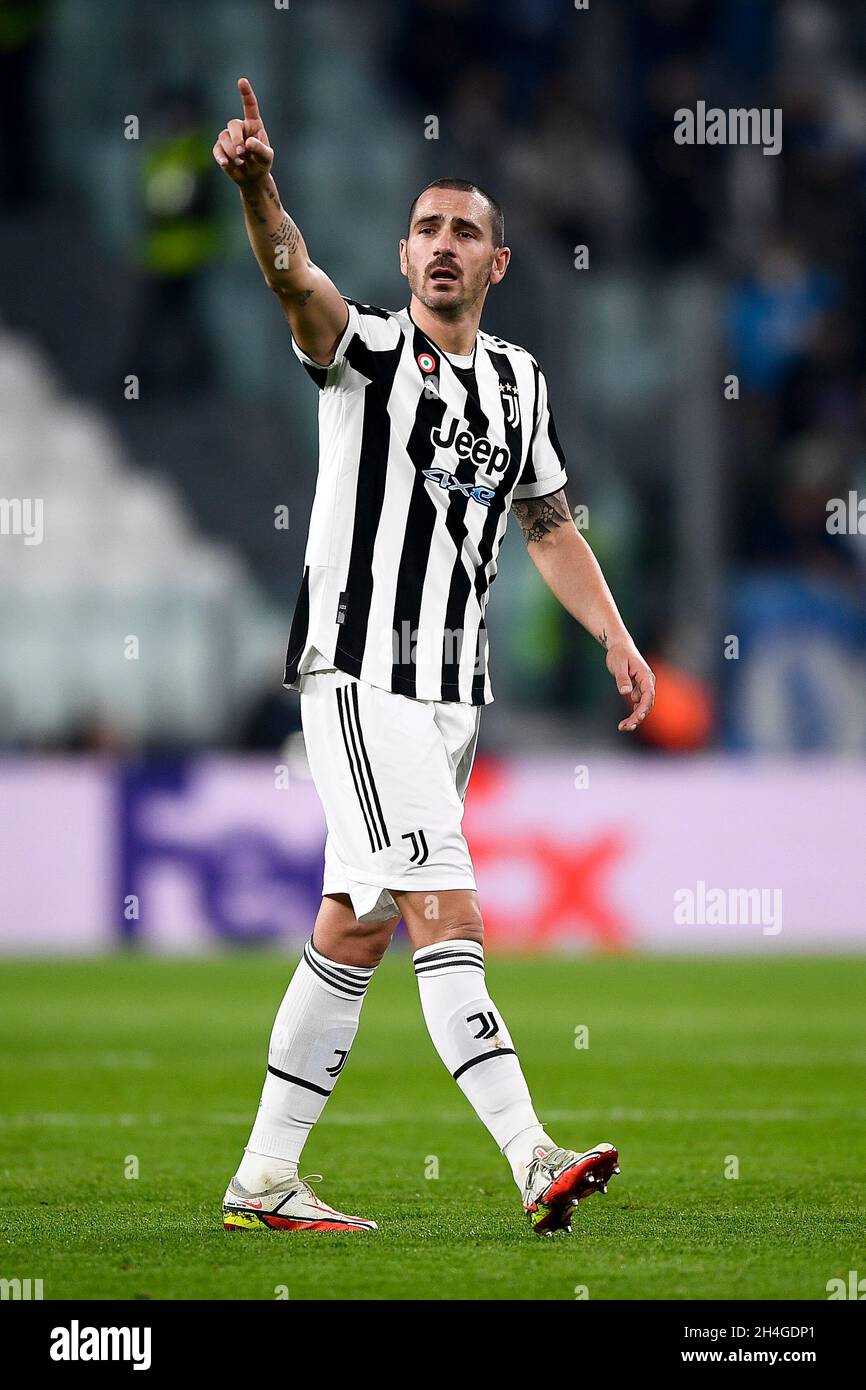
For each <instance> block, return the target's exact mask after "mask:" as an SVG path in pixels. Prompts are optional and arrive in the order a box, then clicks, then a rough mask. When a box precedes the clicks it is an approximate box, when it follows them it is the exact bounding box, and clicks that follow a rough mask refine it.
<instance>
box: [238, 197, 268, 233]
mask: <svg viewBox="0 0 866 1390" xmlns="http://www.w3.org/2000/svg"><path fill="white" fill-rule="evenodd" d="M241 197H242V198H243V200H244V202H245V203H246V205H247V207H248V208H249V210H250V212H251V213H252V215H253V217H254V218H255V219H256V221H257V222H260V223H261V224H262V225H263V226H264V224H265V223H266V222H267V220H268V219H267V218H266V217H262V214H261V212H260V211H259V208H260V207H261V203H260V202H259V199H258V197H257V196H256V194H255V193H254V192H253V191H252V189H250V188H242V189H241Z"/></svg>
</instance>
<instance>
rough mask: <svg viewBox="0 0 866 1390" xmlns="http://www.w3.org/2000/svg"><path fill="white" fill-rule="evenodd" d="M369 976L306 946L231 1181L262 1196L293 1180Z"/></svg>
mask: <svg viewBox="0 0 866 1390" xmlns="http://www.w3.org/2000/svg"><path fill="white" fill-rule="evenodd" d="M372 977H373V971H372V970H366V969H362V968H361V967H359V966H355V965H340V964H338V963H337V962H336V961H332V960H328V958H327V956H323V955H321V954H320V952H319V951H317V950H316V948H315V947H314V946H313V943H312V941H309V942H308V943H307V945H306V946H305V947H304V953H303V955H302V957H301V959H300V961H299V962H298V966H297V969H296V970H295V973H294V975H293V976H292V979H291V982H290V983H289V987H288V989H287V990H286V993H285V997H284V998H283V1002H282V1003H281V1005H280V1007H279V1010H278V1011H277V1016H276V1019H275V1020H274V1026H273V1031H272V1032H271V1040H270V1045H269V1047H268V1074H267V1076H266V1077H265V1084H264V1087H263V1089H262V1098H261V1100H260V1102H259V1110H258V1114H257V1116H256V1121H255V1124H254V1125H253V1130H252V1133H251V1135H250V1137H249V1141H248V1143H247V1146H246V1151H245V1153H244V1157H243V1159H242V1160H241V1164H240V1167H239V1168H238V1171H237V1178H238V1182H240V1183H241V1184H242V1185H243V1186H244V1187H245V1188H247V1190H248V1191H249V1192H263V1191H264V1190H265V1188H266V1187H269V1186H273V1185H275V1183H277V1182H279V1181H280V1180H281V1179H283V1178H291V1177H294V1176H295V1174H296V1173H297V1171H298V1160H299V1159H300V1157H301V1151H302V1150H303V1147H304V1144H305V1143H306V1140H307V1136H308V1135H309V1133H310V1130H311V1129H312V1127H313V1125H314V1124H315V1123H316V1120H317V1119H318V1118H319V1116H320V1115H321V1113H322V1111H323V1110H324V1108H325V1102H326V1100H327V1099H328V1096H329V1095H330V1094H331V1091H332V1090H333V1089H334V1086H335V1084H336V1080H337V1077H338V1076H339V1075H340V1073H341V1072H342V1070H343V1066H344V1064H345V1062H346V1058H347V1057H348V1055H349V1052H350V1050H351V1047H352V1043H353V1041H354V1039H355V1034H356V1033H357V1031H358V1020H359V1018H360V1015H361V1005H362V1004H363V1002H364V995H365V993H366V991H367V986H368V984H369V983H370V980H371V979H372Z"/></svg>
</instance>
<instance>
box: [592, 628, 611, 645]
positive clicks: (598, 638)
mask: <svg viewBox="0 0 866 1390" xmlns="http://www.w3.org/2000/svg"><path fill="white" fill-rule="evenodd" d="M595 640H596V641H597V642H599V643H601V645H602V646H603V647H604V649H605V651H607V642H608V638H607V628H604V627H603V628H602V630H601V632H599V633H598V635H597V636H596V639H595Z"/></svg>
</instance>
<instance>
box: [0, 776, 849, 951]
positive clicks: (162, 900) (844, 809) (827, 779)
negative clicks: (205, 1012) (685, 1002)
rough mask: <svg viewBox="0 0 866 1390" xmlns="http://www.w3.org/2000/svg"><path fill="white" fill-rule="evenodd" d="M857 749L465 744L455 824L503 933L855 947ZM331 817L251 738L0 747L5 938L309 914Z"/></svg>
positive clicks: (655, 942) (493, 941)
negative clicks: (6, 750) (848, 757)
mask: <svg viewBox="0 0 866 1390" xmlns="http://www.w3.org/2000/svg"><path fill="white" fill-rule="evenodd" d="M864 804H866V769H864V770H860V769H857V768H854V767H850V766H846V765H845V764H843V763H841V762H825V761H822V760H816V761H814V762H808V761H806V762H800V763H799V764H798V765H796V766H794V765H790V764H786V763H783V762H781V763H768V762H754V761H751V760H749V761H736V760H727V759H723V758H707V759H694V760H690V761H685V760H684V761H676V762H673V761H672V762H667V761H661V760H659V761H648V760H647V761H644V760H641V761H637V762H632V761H630V760H621V761H620V760H616V759H611V758H601V757H599V758H598V759H593V760H592V761H591V762H589V763H587V764H579V765H576V766H575V765H574V763H573V761H572V759H570V758H568V757H565V756H561V755H560V756H557V757H548V758H544V759H517V760H513V761H495V760H490V759H480V760H479V761H478V763H477V765H476V768H475V771H474V773H473V778H472V784H471V787H470V790H469V795H468V798H467V807H466V817H465V822H464V828H465V830H466V834H467V839H468V841H469V846H470V849H471V851H472V855H473V861H474V863H475V868H476V873H477V879H478V887H479V891H480V895H481V902H482V907H483V910H484V917H485V924H486V928H487V933H488V941H489V944H490V946H491V947H494V948H499V949H520V950H524V949H529V950H566V951H583V950H608V951H623V950H648V951H665V952H682V953H689V954H691V953H694V952H707V951H710V952H770V951H776V952H779V951H782V952H787V951H812V952H820V951H839V950H849V951H852V950H863V949H866V853H864V836H863V830H862V807H863V805H864ZM324 837H325V826H324V821H323V817H322V812H321V808H320V806H319V801H318V798H317V796H316V793H315V790H314V788H313V786H312V783H311V782H310V781H309V779H308V778H307V776H306V775H305V773H304V768H303V764H302V763H301V764H300V765H299V766H298V767H297V768H294V767H289V766H286V765H283V764H278V763H277V762H276V760H275V759H272V758H266V757H264V758H263V757H245V758H244V757H202V758H192V759H186V760H182V761H179V762H172V763H152V762H145V763H141V764H126V765H124V764H116V763H113V762H111V761H108V760H105V761H101V760H88V759H65V760H61V759H56V760H53V759H28V760H23V759H11V760H7V761H5V762H3V763H0V846H2V851H0V951H2V952H5V953H13V952H14V953H17V954H22V953H42V954H44V953H58V954H60V953H72V952H82V951H94V950H104V949H110V948H112V947H115V946H119V945H122V944H127V945H136V946H139V947H141V948H143V949H146V950H151V951H158V952H175V953H193V952H199V951H202V950H207V949H213V948H218V947H220V946H221V945H222V946H225V945H245V944H248V945H255V944H271V945H279V944H284V945H285V946H286V947H287V948H295V947H296V946H297V945H298V944H299V943H300V942H301V941H302V940H303V939H305V937H306V936H307V935H308V934H309V932H310V928H311V925H312V922H313V920H314V917H315V912H316V908H317V905H318V902H319V899H320V893H321V883H322V849H323V844H324Z"/></svg>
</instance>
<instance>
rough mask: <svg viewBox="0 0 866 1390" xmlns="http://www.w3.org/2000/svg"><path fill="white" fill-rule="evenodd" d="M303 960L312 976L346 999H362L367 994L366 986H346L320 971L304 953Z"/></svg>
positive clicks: (339, 980) (333, 976) (343, 981)
mask: <svg viewBox="0 0 866 1390" xmlns="http://www.w3.org/2000/svg"><path fill="white" fill-rule="evenodd" d="M304 960H305V961H306V963H307V966H308V967H309V969H310V970H312V972H313V974H314V975H318V977H319V979H320V980H323V981H324V983H325V984H326V985H331V986H332V987H333V988H334V989H336V990H339V991H340V993H341V994H345V995H346V996H347V998H349V999H362V998H363V996H364V995H365V994H366V993H367V986H366V985H347V984H346V982H345V980H341V979H340V978H339V977H338V976H336V975H329V974H328V972H327V971H326V970H323V969H322V967H321V966H320V965H319V964H318V962H317V961H314V960H313V959H312V958H311V957H310V956H308V955H307V952H306V951H305V952H304Z"/></svg>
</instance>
